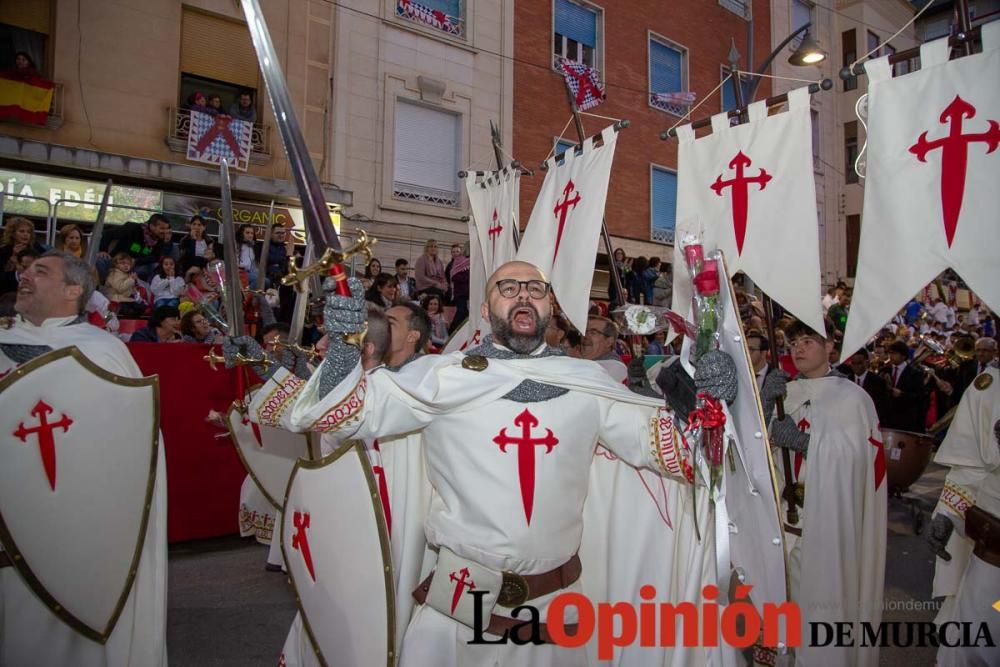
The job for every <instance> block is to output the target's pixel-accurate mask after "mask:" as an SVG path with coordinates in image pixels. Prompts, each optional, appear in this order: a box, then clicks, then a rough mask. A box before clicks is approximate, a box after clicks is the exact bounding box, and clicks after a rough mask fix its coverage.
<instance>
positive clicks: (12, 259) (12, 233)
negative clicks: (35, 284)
mask: <svg viewBox="0 0 1000 667" xmlns="http://www.w3.org/2000/svg"><path fill="white" fill-rule="evenodd" d="M28 248H31V249H32V250H34V251H36V252H37V253H38V254H39V255H40V254H42V253H43V252H45V246H44V245H42V244H41V243H38V242H37V241H35V224H34V223H33V222H31V220H28V219H27V218H21V217H18V216H14V217H12V218H10V219H9V220H8V221H7V224H6V225H4V228H3V239H2V240H0V268H2V270H3V271H14V270H16V269H17V266H16V259H17V253H19V252H21V251H22V250H27V249H28Z"/></svg>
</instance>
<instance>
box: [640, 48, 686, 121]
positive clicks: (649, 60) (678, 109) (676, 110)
mask: <svg viewBox="0 0 1000 667" xmlns="http://www.w3.org/2000/svg"><path fill="white" fill-rule="evenodd" d="M652 42H657V43H658V44H660V45H661V46H665V47H667V48H669V49H673V50H675V51H680V54H681V90H682V91H688V90H690V87H691V84H690V81H691V79H690V78H688V77H689V75H690V57H691V52H690V51H689V50H688V48H687V47H686V46H684V45H682V44H679V43H677V42H675V41H674V40H672V39H668V38H666V37H664V36H663V35H660V34H659V33H655V32H653V31H652V30H648V31H646V81H647V82H649V92H648V94H647V95H646V103H647V104H649V106H650V107H651V108H653V109H656V110H657V111H662V112H663V113H667V114H671V115H673V116H677V117H678V118H681V117H683V116H685V115H686V114H687V113H688V109H689V107H688V106H682V105H679V104H664V105H663V106H659V105H657V104H654V103H653V92H654V91H653V57H652V49H651V43H652Z"/></svg>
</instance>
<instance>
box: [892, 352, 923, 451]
mask: <svg viewBox="0 0 1000 667" xmlns="http://www.w3.org/2000/svg"><path fill="white" fill-rule="evenodd" d="M888 350H889V364H890V367H889V369H888V372H886V373H885V374H884V375H883V377H884V379H885V381H886V383H887V384H888V388H889V389H888V394H887V398H886V402H885V410H884V413H883V415H882V417H881V419H882V426H884V427H885V428H892V429H899V430H902V431H912V432H914V433H923V431H924V426H925V425H924V417H925V415H926V410H927V400H926V398H927V396H926V392H925V391H924V374H923V372H921V371H920V370H918V369H916V368H914V367H913V366H911V365H910V364H909V362H908V361H907V359H908V358H909V353H910V350H909V348H908V347H907V346H906V343H904V342H903V341H901V340H895V341H893V342H892V343H891V344H890V345H889V347H888Z"/></svg>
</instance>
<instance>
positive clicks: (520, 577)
mask: <svg viewBox="0 0 1000 667" xmlns="http://www.w3.org/2000/svg"><path fill="white" fill-rule="evenodd" d="M581 572H583V564H582V563H581V562H580V556H579V555H575V556H573V557H572V558H570V559H569V560H568V561H566V562H565V563H563V564H562V565H560V566H559V567H557V568H555V569H554V570H549V571H548V572H542V573H541V574H515V573H513V572H504V573H503V583H502V584H501V585H500V593H499V595H498V596H497V604H498V605H500V606H501V607H507V608H512V607H519V606H521V605H522V604H524V603H525V602H527V601H529V600H534V599H536V598H540V597H542V596H543V595H548V594H549V593H555V592H556V591H558V590H562V589H563V588H566V587H567V586H570V585H571V584H573V583H574V582H576V580H577V579H579V578H580V573H581ZM433 579H434V573H433V572H431V573H430V574H429V575H427V578H426V579H424V580H423V581H422V582H420V585H419V586H417V589H416V590H415V591H413V599H414V600H416V601H417V604H424V601H425V600H427V593H428V591H430V589H431V581H432V580H433ZM524 622H525V620H524V619H517V618H509V617H507V616H498V615H496V614H492V615H491V616H490V624H489V625H488V626H487V627H486V630H485V631H486V632H487V633H489V634H491V635H497V636H502V635H503V634H504V633H505V632H507V631H509V630H510V629H512V628H513V627H515V626H517V625H521V624H522V623H524ZM565 629H566V633H567V634H569V635H573V634H575V633H576V629H577V626H576V624H575V623H574V624H572V625H569V624H567V625H566V626H565ZM539 637H540V638H541V640H542V641H543V642H545V643H547V644H551V643H553V642H552V637H551V636H550V635H549V630H548V627H547V625H546V624H545V623H542V624H540V627H539Z"/></svg>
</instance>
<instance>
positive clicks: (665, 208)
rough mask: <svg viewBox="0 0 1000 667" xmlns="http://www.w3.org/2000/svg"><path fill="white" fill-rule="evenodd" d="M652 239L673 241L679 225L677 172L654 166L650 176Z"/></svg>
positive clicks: (662, 241)
mask: <svg viewBox="0 0 1000 667" xmlns="http://www.w3.org/2000/svg"><path fill="white" fill-rule="evenodd" d="M650 190H651V196H650V203H651V215H650V218H651V219H650V236H649V237H650V239H651V240H653V241H659V242H660V243H673V242H674V232H675V230H676V227H677V174H676V173H674V172H672V171H668V170H666V169H661V168H660V167H653V168H652V171H651V178H650Z"/></svg>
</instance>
